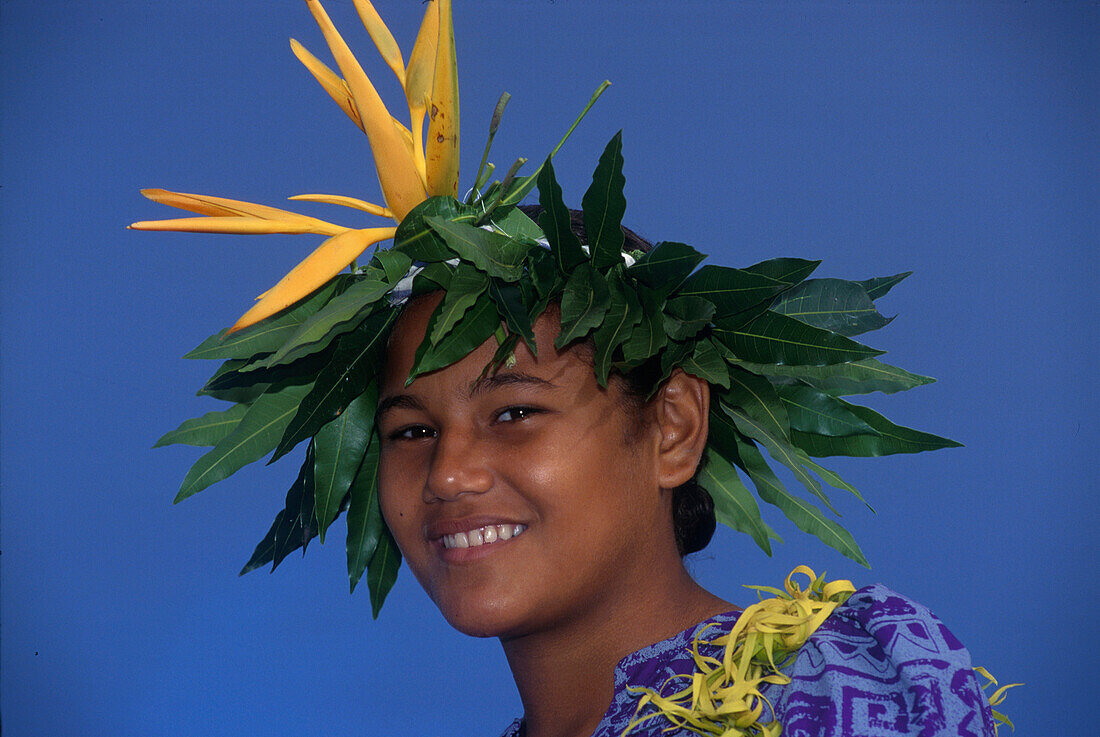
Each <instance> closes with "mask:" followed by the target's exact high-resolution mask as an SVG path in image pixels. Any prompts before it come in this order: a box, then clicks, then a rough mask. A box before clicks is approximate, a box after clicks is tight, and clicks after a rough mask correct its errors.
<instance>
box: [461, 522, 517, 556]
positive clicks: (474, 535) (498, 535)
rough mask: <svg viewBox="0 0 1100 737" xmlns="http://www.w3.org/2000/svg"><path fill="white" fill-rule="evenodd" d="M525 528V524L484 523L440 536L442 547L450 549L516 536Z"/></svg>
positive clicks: (489, 542) (476, 545)
mask: <svg viewBox="0 0 1100 737" xmlns="http://www.w3.org/2000/svg"><path fill="white" fill-rule="evenodd" d="M526 529H527V525H486V526H485V527H479V528H477V529H476V530H470V531H468V532H456V533H455V534H454V535H444V536H443V537H442V541H443V547H444V548H445V549H447V550H451V549H453V548H476V547H478V546H481V545H491V544H493V543H495V542H501V541H503V540H510V539H512V538H513V537H518V536H519V534H520V533H521V532H523V531H524V530H526Z"/></svg>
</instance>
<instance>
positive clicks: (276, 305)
mask: <svg viewBox="0 0 1100 737" xmlns="http://www.w3.org/2000/svg"><path fill="white" fill-rule="evenodd" d="M396 230H397V228H365V229H363V230H348V231H345V232H344V233H341V234H340V235H337V236H333V237H332V238H329V239H328V240H326V241H325V242H324V243H322V244H321V245H320V246H319V247H318V248H317V250H316V251H314V252H313V253H311V254H309V255H308V256H306V258H305V259H304V260H303V261H302V262H301V263H300V264H298V265H297V266H295V267H294V268H293V269H291V270H290V273H288V274H287V275H286V276H284V277H283V278H282V279H280V280H279V283H278V284H276V285H275V286H273V287H272V288H271V289H269V290H267V291H266V292H264V294H263V297H262V298H261V299H260V300H259V301H258V302H256V304H254V305H253V306H252V309H250V310H249V311H248V312H246V313H244V314H243V315H241V318H240V319H239V320H237V322H236V323H234V325H233V327H231V328H229V331H228V332H230V333H232V332H236V331H237V330H240V329H241V328H246V327H248V326H249V325H254V324H256V323H258V322H259V321H260V320H263V319H264V318H265V317H270V316H271V315H274V314H275V313H276V312H278V311H279V310H282V309H285V308H286V307H289V306H290V305H292V304H294V303H295V302H297V301H298V300H300V299H301V298H302V297H305V296H307V295H309V294H311V293H312V292H313V291H314V290H316V289H317V288H318V287H320V286H321V285H322V284H324V283H325V282H327V281H328V280H329V279H331V278H332V277H334V276H336V275H337V274H339V273H340V271H341V270H343V269H344V267H346V266H347V265H348V264H350V263H351V262H352V261H354V260H355V258H356V257H358V256H359V254H361V253H362V252H363V251H365V250H366V248H367V246H370V245H371V244H373V243H378V242H379V241H384V240H386V239H387V238H393V234H394V232H396Z"/></svg>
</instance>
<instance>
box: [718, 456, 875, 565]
mask: <svg viewBox="0 0 1100 737" xmlns="http://www.w3.org/2000/svg"><path fill="white" fill-rule="evenodd" d="M739 465H741V468H743V469H744V470H745V473H747V474H748V475H749V478H750V479H751V480H752V482H753V485H754V486H756V492H757V494H759V495H760V498H761V499H763V500H764V501H765V502H767V503H768V504H771V505H774V506H776V507H778V508H779V511H781V512H783V514H784V515H786V517H787V519H789V520H790V521H791V522H793V523H794V524H795V526H796V527H798V529H800V530H802V531H803V532H805V533H807V534H810V535H813V536H814V537H816V538H818V539H819V540H821V542H823V543H825V544H826V545H828V546H829V547H831V548H833V549H834V550H837V551H839V552H840V553H841V554H842V555H844V556H846V557H848V558H851V559H852V560H854V561H855V562H857V563H859V564H861V565H864V566H867V567H868V568H870V565H868V563H867V558H866V557H864V555H863V551H861V550H860V549H859V545H857V544H856V541H855V539H854V538H853V537H852V534H851V533H850V532H848V531H847V530H845V529H844V528H843V527H841V526H840V525H838V524H837V523H836V522H833V521H832V520H831V519H829V518H828V517H826V516H825V515H824V514H823V513H822V512H821V510H820V509H818V508H817V507H815V506H814V505H813V504H810V503H809V502H807V501H805V500H804V499H801V498H799V497H796V496H794V495H793V494H791V493H790V492H789V491H787V490H786V489H784V488H783V484H781V483H780V482H779V479H778V478H776V476H775V473H773V472H772V470H771V469H770V468H768V464H767V462H766V461H765V460H764V456H763V455H761V453H760V451H759V450H757V448H756V446H755V445H753V444H752V443H742V444H741V445H740V450H739Z"/></svg>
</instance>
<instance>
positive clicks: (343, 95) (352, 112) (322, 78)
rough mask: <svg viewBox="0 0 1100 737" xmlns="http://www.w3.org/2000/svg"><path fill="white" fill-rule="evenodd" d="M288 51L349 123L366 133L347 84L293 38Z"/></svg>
mask: <svg viewBox="0 0 1100 737" xmlns="http://www.w3.org/2000/svg"><path fill="white" fill-rule="evenodd" d="M290 50H291V51H293V52H294V55H295V56H296V57H298V61H300V62H302V64H304V65H305V68H306V69H308V70H309V71H310V74H312V75H313V76H314V78H315V79H316V80H317V81H318V82H320V83H321V86H322V87H324V89H325V92H327V93H328V94H329V97H331V98H332V99H333V100H335V101H336V104H337V105H339V106H340V109H341V110H343V111H344V113H345V114H346V115H347V116H348V117H349V118H351V122H353V123H355V124H356V125H357V126H359V129H360V130H362V131H364V132H366V129H364V128H363V121H362V120H361V119H360V118H359V111H358V110H356V109H355V101H354V100H352V99H351V91H350V90H349V89H348V85H347V83H346V82H344V80H343V79H341V78H340V75H339V74H337V73H336V72H334V71H332V70H331V69H329V68H328V65H326V64H325V63H324V62H323V61H321V60H320V59H318V58H317V57H316V56H314V55H313V54H311V53H310V52H309V49H307V48H306V47H305V46H302V44H300V43H298V42H297V41H295V40H294V39H293V38H292V39H290Z"/></svg>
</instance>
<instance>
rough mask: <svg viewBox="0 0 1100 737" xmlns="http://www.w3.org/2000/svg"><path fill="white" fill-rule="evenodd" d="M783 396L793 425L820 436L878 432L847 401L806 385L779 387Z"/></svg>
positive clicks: (874, 433) (793, 427)
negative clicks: (855, 412) (851, 408)
mask: <svg viewBox="0 0 1100 737" xmlns="http://www.w3.org/2000/svg"><path fill="white" fill-rule="evenodd" d="M776 392H777V393H778V394H779V398H780V399H782V400H783V404H784V405H786V407H787V416H788V417H790V420H791V428H792V429H794V430H801V431H802V432H808V433H815V434H817V435H832V436H835V437H843V436H845V435H864V434H868V435H877V433H876V432H875V430H874V428H872V427H871V426H870V425H868V424H867V423H866V422H864V421H863V420H861V419H860V418H859V417H858V416H856V415H855V414H854V413H853V412H851V411H850V410H849V409H848V408H847V407H845V406H844V405H845V402H843V401H841V400H839V399H837V398H836V397H831V396H829V395H828V394H824V393H822V392H819V391H818V390H817V389H814V388H813V387H809V386H806V385H805V384H788V385H785V386H778V387H776Z"/></svg>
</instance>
